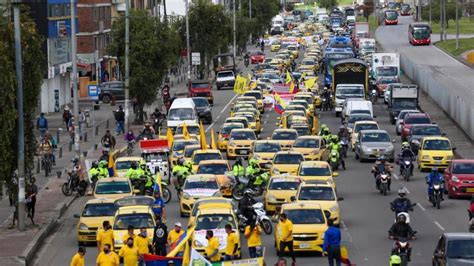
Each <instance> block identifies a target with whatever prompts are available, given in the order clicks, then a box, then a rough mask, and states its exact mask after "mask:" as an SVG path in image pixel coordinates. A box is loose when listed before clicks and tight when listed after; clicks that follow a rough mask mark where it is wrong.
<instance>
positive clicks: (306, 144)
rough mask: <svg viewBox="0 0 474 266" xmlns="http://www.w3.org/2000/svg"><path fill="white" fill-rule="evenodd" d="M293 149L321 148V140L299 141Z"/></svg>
mask: <svg viewBox="0 0 474 266" xmlns="http://www.w3.org/2000/svg"><path fill="white" fill-rule="evenodd" d="M293 148H314V149H317V148H319V139H297V140H296V141H295V143H294V144H293Z"/></svg>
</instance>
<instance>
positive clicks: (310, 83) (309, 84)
mask: <svg viewBox="0 0 474 266" xmlns="http://www.w3.org/2000/svg"><path fill="white" fill-rule="evenodd" d="M317 80H318V78H310V79H308V80H305V81H304V87H305V88H306V89H311V88H312V87H313V86H314V84H315V83H316V81H317Z"/></svg>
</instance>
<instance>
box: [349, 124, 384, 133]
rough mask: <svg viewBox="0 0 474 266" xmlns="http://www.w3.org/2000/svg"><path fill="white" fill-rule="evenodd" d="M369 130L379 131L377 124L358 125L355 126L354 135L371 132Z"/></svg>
mask: <svg viewBox="0 0 474 266" xmlns="http://www.w3.org/2000/svg"><path fill="white" fill-rule="evenodd" d="M371 129H379V126H378V125H377V124H358V125H356V126H355V130H354V131H355V133H359V131H361V130H371Z"/></svg>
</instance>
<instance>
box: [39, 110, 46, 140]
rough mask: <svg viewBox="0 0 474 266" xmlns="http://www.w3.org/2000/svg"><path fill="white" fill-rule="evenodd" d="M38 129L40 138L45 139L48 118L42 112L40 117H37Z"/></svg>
mask: <svg viewBox="0 0 474 266" xmlns="http://www.w3.org/2000/svg"><path fill="white" fill-rule="evenodd" d="M36 129H37V130H38V132H39V135H40V138H41V139H43V137H44V134H45V133H46V131H48V119H46V117H45V116H44V113H41V114H40V116H39V117H38V119H36Z"/></svg>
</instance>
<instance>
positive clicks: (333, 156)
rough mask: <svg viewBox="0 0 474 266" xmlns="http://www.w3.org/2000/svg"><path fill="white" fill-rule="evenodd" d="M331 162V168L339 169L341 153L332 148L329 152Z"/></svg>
mask: <svg viewBox="0 0 474 266" xmlns="http://www.w3.org/2000/svg"><path fill="white" fill-rule="evenodd" d="M329 163H330V165H331V169H332V170H333V171H336V170H337V169H339V163H340V162H339V154H338V152H337V151H336V150H332V151H331V153H330V154H329Z"/></svg>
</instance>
